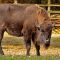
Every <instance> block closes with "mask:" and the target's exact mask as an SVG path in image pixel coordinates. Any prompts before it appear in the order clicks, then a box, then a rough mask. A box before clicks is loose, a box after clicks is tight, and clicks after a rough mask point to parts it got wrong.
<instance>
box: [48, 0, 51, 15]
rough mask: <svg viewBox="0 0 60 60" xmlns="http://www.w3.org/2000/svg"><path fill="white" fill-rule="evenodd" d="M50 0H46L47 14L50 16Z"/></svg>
mask: <svg viewBox="0 0 60 60" xmlns="http://www.w3.org/2000/svg"><path fill="white" fill-rule="evenodd" d="M50 1H51V0H48V12H49V13H48V15H49V16H50Z"/></svg>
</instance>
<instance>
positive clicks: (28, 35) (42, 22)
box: [0, 4, 52, 56]
mask: <svg viewBox="0 0 60 60" xmlns="http://www.w3.org/2000/svg"><path fill="white" fill-rule="evenodd" d="M5 31H6V32H7V33H8V34H10V35H14V36H17V37H21V36H23V37H24V41H25V45H26V49H27V53H26V54H27V55H30V53H29V52H30V48H31V40H32V42H33V44H34V45H35V47H36V52H37V55H38V56H39V55H40V52H39V50H40V41H43V42H44V44H45V47H46V48H47V47H49V45H50V38H51V32H52V22H51V20H50V18H49V16H48V13H47V11H46V10H45V9H43V8H42V7H39V5H36V4H26V5H23V4H21V5H18V4H17V5H16V4H0V54H4V53H3V50H2V47H1V41H2V38H3V35H4V32H5Z"/></svg>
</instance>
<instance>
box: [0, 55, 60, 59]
mask: <svg viewBox="0 0 60 60" xmlns="http://www.w3.org/2000/svg"><path fill="white" fill-rule="evenodd" d="M0 60H60V57H59V56H30V57H27V56H0Z"/></svg>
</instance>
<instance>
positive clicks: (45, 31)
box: [38, 24, 52, 48]
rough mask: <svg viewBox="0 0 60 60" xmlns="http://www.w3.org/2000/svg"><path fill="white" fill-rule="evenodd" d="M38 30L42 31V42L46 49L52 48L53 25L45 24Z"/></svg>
mask: <svg viewBox="0 0 60 60" xmlns="http://www.w3.org/2000/svg"><path fill="white" fill-rule="evenodd" d="M38 30H39V31H40V40H41V41H43V43H44V46H45V48H48V47H49V46H50V39H51V33H52V24H47V25H44V24H43V25H41V26H40V27H38Z"/></svg>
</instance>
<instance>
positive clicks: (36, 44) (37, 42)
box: [32, 33, 40, 56]
mask: <svg viewBox="0 0 60 60" xmlns="http://www.w3.org/2000/svg"><path fill="white" fill-rule="evenodd" d="M36 38H37V34H36V33H33V34H32V41H33V44H34V45H35V48H36V54H37V56H40V41H39V40H37V39H36Z"/></svg>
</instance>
